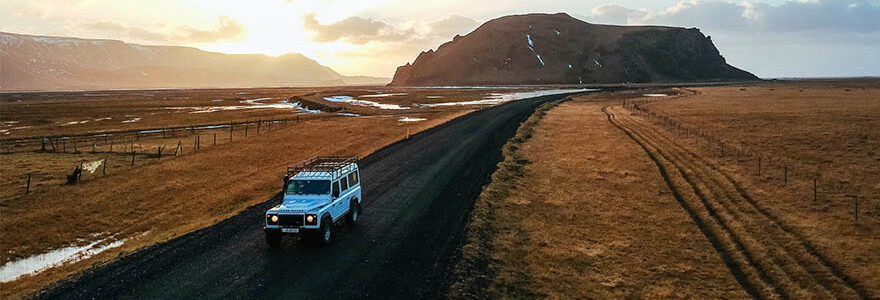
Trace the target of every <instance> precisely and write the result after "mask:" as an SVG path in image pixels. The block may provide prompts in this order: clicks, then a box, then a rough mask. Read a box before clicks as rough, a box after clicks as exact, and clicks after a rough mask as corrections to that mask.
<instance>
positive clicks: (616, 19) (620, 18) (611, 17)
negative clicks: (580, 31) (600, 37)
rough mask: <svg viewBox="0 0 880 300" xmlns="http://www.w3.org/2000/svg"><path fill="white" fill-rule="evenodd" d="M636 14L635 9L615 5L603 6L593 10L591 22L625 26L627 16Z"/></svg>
mask: <svg viewBox="0 0 880 300" xmlns="http://www.w3.org/2000/svg"><path fill="white" fill-rule="evenodd" d="M636 12H637V11H636V10H635V9H630V8H626V7H623V6H620V5H617V4H603V5H599V6H596V7H594V8H593V10H592V13H593V16H592V21H594V22H597V23H607V24H627V22H628V21H629V16H630V15H631V14H635V13H636Z"/></svg>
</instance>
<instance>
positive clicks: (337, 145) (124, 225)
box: [0, 111, 467, 298]
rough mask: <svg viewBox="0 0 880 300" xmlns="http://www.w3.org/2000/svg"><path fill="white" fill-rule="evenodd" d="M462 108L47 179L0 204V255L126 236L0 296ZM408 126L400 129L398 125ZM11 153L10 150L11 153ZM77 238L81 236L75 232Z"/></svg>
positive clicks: (195, 221) (177, 229) (6, 287)
mask: <svg viewBox="0 0 880 300" xmlns="http://www.w3.org/2000/svg"><path fill="white" fill-rule="evenodd" d="M466 112H467V111H460V112H451V113H440V114H433V115H431V117H430V119H429V120H428V121H423V122H417V123H412V124H405V123H401V122H399V121H398V118H399V117H395V116H388V117H370V118H346V117H338V118H328V119H318V120H312V121H308V122H301V123H299V124H290V125H288V126H285V127H281V128H277V129H273V130H272V131H271V132H270V133H269V134H264V135H260V136H258V137H251V138H248V139H245V140H238V141H237V142H232V143H227V144H222V145H217V146H216V147H209V148H207V149H203V150H201V151H199V152H196V153H194V154H187V155H184V156H180V157H178V158H174V159H170V158H169V159H165V158H163V159H162V160H161V161H158V162H149V163H146V164H144V165H141V166H139V167H136V168H128V169H124V170H120V171H116V172H114V173H112V174H110V175H108V176H105V177H100V178H95V179H92V180H89V181H86V182H85V183H84V184H81V185H77V186H47V187H44V188H43V189H41V190H39V191H37V192H36V193H33V194H31V195H29V196H27V197H25V198H17V199H13V200H9V201H5V202H3V205H2V206H0V215H2V216H3V217H2V218H0V240H2V243H0V263H6V262H8V261H10V260H14V259H18V258H23V257H28V256H30V255H34V254H38V253H43V252H46V251H48V250H50V249H57V248H60V247H65V246H69V245H71V244H77V245H79V244H86V243H88V241H91V240H94V239H95V238H96V237H95V236H94V234H98V235H99V237H110V236H112V237H113V239H117V240H118V239H125V238H128V241H126V242H125V244H124V245H123V246H121V247H118V248H113V249H111V250H108V251H106V252H104V253H101V254H99V255H96V256H94V257H92V258H89V259H86V260H83V261H80V262H77V263H73V264H69V265H64V266H61V267H57V268H53V269H49V270H47V271H44V272H41V273H39V274H37V275H34V276H26V277H22V278H20V279H19V280H16V281H13V282H9V283H2V284H0V298H11V297H19V296H23V295H27V294H31V293H33V292H35V291H37V290H39V289H40V288H42V287H44V286H46V285H48V284H51V283H52V282H56V281H58V280H61V279H63V278H67V277H68V276H70V275H73V274H76V273H77V272H79V271H82V270H84V269H86V268H88V267H90V266H93V265H95V264H98V263H102V262H106V261H109V260H111V259H113V258H114V257H116V256H118V255H121V254H124V253H130V252H132V251H135V250H137V249H139V248H142V247H145V246H149V245H152V244H155V243H157V242H161V241H165V240H168V239H171V238H174V237H177V236H180V235H183V234H186V233H188V232H192V231H194V230H197V229H199V228H203V227H206V226H210V225H212V224H215V223H217V222H219V221H221V220H223V219H225V218H228V217H230V216H232V215H234V214H236V213H238V212H240V211H242V210H244V209H245V208H247V207H249V206H252V205H255V204H257V203H260V202H262V201H265V200H267V199H269V198H270V197H271V196H272V195H274V194H275V193H277V192H278V187H279V186H278V183H279V182H280V181H279V180H280V178H281V176H282V175H283V173H284V170H286V169H285V167H286V166H287V165H289V164H291V163H295V162H297V161H300V160H302V159H305V158H308V157H311V156H315V155H341V154H358V155H361V156H364V155H367V154H369V153H371V152H373V151H375V150H377V149H379V148H381V147H383V146H385V145H388V144H390V143H393V142H394V141H396V140H399V139H402V138H404V137H405V135H406V132H407V131H410V132H411V133H416V132H418V131H421V130H424V129H426V128H429V127H432V126H436V125H438V124H440V123H443V122H445V121H447V120H449V119H451V118H454V117H456V116H458V115H461V114H463V113H466ZM407 127H408V129H407ZM14 155H18V154H14ZM81 239H82V240H81Z"/></svg>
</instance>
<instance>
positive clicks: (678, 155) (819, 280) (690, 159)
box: [606, 108, 872, 299]
mask: <svg viewBox="0 0 880 300" xmlns="http://www.w3.org/2000/svg"><path fill="white" fill-rule="evenodd" d="M614 110H615V112H618V110H617V108H614ZM606 113H608V114H609V121H610V122H612V123H615V122H617V123H619V124H615V125H616V126H618V127H619V128H621V129H622V130H624V131H625V132H627V131H628V130H629V132H628V135H630V137H631V138H633V140H635V141H636V142H637V143H640V144H642V143H646V144H649V146H648V147H643V148H645V150H646V152H649V155H652V154H650V150H649V149H648V148H654V149H655V151H656V152H657V154H659V156H662V157H663V158H664V159H666V160H667V161H668V162H669V163H670V164H671V165H673V166H674V167H675V168H677V169H679V171H680V173H681V175H682V176H683V177H685V179H686V180H687V181H688V182H689V184H690V185H691V186H693V187H694V191H695V193H699V194H702V195H699V194H698V196H700V197H701V198H702V199H704V200H705V204H706V208H707V209H723V210H722V211H720V212H721V214H719V218H718V221H720V222H734V223H741V224H742V226H739V225H736V226H731V227H727V228H728V229H733V230H736V231H738V232H739V234H742V235H744V236H747V237H749V238H747V239H746V241H750V243H748V244H749V247H747V248H743V250H747V251H753V252H755V251H758V250H760V249H764V248H763V246H764V245H766V246H768V247H770V249H771V250H772V251H770V253H769V255H770V256H772V257H771V258H772V259H769V260H768V259H765V258H762V259H759V260H756V261H754V262H758V263H760V264H765V265H767V264H769V265H770V266H764V267H760V266H759V267H760V268H763V269H766V270H772V271H773V272H769V273H765V275H769V276H766V277H762V278H764V279H768V280H770V281H769V282H768V283H770V284H773V285H775V286H776V287H777V289H776V291H777V292H781V293H779V296H781V297H783V298H789V297H792V296H796V297H798V298H800V297H802V296H824V297H834V298H836V297H844V298H866V299H870V298H872V297H871V295H870V294H869V293H867V292H866V291H865V290H864V288H863V287H862V286H861V285H860V284H858V283H857V282H856V281H855V280H854V279H852V278H851V277H849V276H847V275H846V274H845V273H843V272H842V270H840V268H839V267H837V266H836V265H834V264H833V263H831V262H830V260H828V259H827V258H826V257H824V256H823V255H821V254H820V253H819V252H818V251H816V250H815V248H814V247H813V246H812V245H810V244H809V242H808V241H806V240H805V239H804V238H803V237H802V236H801V235H800V234H798V233H797V232H796V231H794V230H792V229H791V228H789V227H788V226H785V224H784V223H782V222H780V221H779V219H778V218H777V217H775V216H774V215H772V214H771V213H770V212H769V211H768V210H767V209H766V208H763V207H761V206H760V205H758V203H757V202H755V201H754V200H753V199H752V198H751V197H750V196H749V195H748V193H746V191H745V190H744V189H743V188H742V187H741V186H740V185H739V184H738V183H737V182H736V181H734V180H733V179H732V178H731V177H730V175H729V174H726V173H725V172H724V171H722V170H718V169H716V168H715V167H711V166H713V165H714V163H713V162H712V161H709V160H708V159H706V158H705V157H702V156H699V155H695V154H694V153H691V152H690V151H688V150H687V149H685V148H684V147H682V146H681V145H679V144H678V143H676V142H675V141H673V140H671V139H670V138H668V137H667V136H666V135H664V134H663V133H661V132H659V130H656V129H655V128H654V127H652V126H651V125H650V124H644V123H645V122H641V123H640V122H639V121H638V120H636V118H634V117H632V116H627V113H628V112H625V111H620V112H619V114H620V115H621V116H622V117H621V118H619V119H618V118H614V117H613V116H614V113H613V112H608V111H607V110H606ZM621 120H623V122H621ZM623 123H626V124H623ZM630 133H633V134H630ZM661 148H665V149H666V150H665V151H661ZM658 166H659V164H658ZM685 169H689V170H691V171H692V172H691V173H693V176H690V175H689V174H687V172H685ZM688 177H690V178H688ZM699 187H702V189H703V190H707V189H708V192H709V193H710V194H708V195H707V194H704V193H702V192H701V190H700V188H699ZM706 196H714V197H710V198H705V197H706ZM710 200H714V201H715V202H717V204H719V205H715V203H712V201H710ZM759 241H760V242H761V243H763V244H764V245H751V244H752V243H758V242H759ZM749 248H751V249H750V250H749ZM716 249H717V248H716ZM757 255H758V256H761V254H760V253H758V254H757ZM732 271H733V269H732ZM779 271H783V273H779ZM792 281H793V282H792ZM780 284H782V286H780ZM792 284H796V285H797V287H799V288H797V287H794V286H792ZM805 293H809V295H804V294H805Z"/></svg>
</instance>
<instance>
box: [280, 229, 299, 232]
mask: <svg viewBox="0 0 880 300" xmlns="http://www.w3.org/2000/svg"><path fill="white" fill-rule="evenodd" d="M281 232H283V233H299V228H281Z"/></svg>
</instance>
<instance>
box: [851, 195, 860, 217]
mask: <svg viewBox="0 0 880 300" xmlns="http://www.w3.org/2000/svg"><path fill="white" fill-rule="evenodd" d="M850 197H852V198H853V206H855V213H856V223H858V222H859V195H850Z"/></svg>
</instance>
